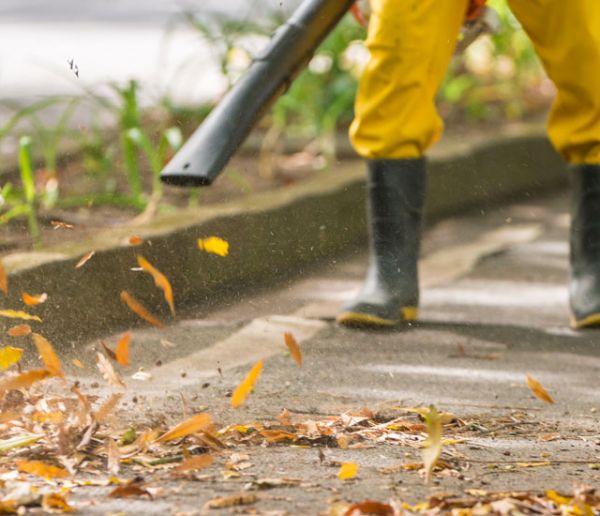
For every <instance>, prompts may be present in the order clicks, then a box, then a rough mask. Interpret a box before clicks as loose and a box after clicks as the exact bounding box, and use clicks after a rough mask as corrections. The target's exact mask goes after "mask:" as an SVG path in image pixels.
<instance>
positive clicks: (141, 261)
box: [137, 255, 175, 317]
mask: <svg viewBox="0 0 600 516" xmlns="http://www.w3.org/2000/svg"><path fill="white" fill-rule="evenodd" d="M137 262H138V265H139V266H140V267H141V268H142V269H144V270H145V271H146V272H147V273H148V274H150V275H151V276H152V278H153V279H154V284H155V285H156V286H157V287H158V288H160V289H161V290H162V291H163V292H164V296H165V300H166V301H167V304H168V305H169V309H170V310H171V314H173V317H175V304H174V302H173V288H172V287H171V283H169V280H168V279H167V277H166V276H165V275H164V274H163V273H162V272H160V271H159V270H158V269H157V268H156V267H154V266H153V265H152V264H151V263H150V262H149V261H148V260H146V258H144V257H143V256H141V255H138V257H137Z"/></svg>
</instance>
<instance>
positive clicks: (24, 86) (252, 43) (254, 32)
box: [0, 0, 553, 241]
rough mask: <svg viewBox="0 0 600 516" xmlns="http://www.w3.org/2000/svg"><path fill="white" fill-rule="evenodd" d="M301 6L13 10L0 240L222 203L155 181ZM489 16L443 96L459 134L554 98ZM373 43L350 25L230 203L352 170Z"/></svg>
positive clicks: (19, 0)
mask: <svg viewBox="0 0 600 516" xmlns="http://www.w3.org/2000/svg"><path fill="white" fill-rule="evenodd" d="M298 3H299V1H298V0H179V1H176V0H145V1H144V2H139V1H138V0H86V1H85V2H82V1H81V0H53V1H52V2H48V1H47V0H3V1H2V2H1V3H0V159H1V161H0V229H1V228H2V226H4V225H9V224H11V223H14V221H17V222H19V221H22V220H23V219H28V220H30V222H29V230H30V233H31V234H32V240H33V241H36V240H37V241H39V236H35V235H36V233H39V228H38V230H36V229H35V228H33V229H32V228H31V224H32V222H31V219H32V217H31V216H30V214H31V213H35V218H39V217H40V216H41V215H40V214H43V213H45V212H48V211H50V212H51V213H52V210H57V209H89V208H91V207H99V206H117V207H120V208H123V209H131V210H133V211H134V212H136V213H148V210H150V214H152V213H155V212H157V211H161V210H163V211H164V210H169V209H171V208H172V207H173V206H177V205H181V204H182V203H189V204H192V205H194V204H197V203H198V202H200V197H201V196H203V200H207V201H210V195H213V194H209V195H208V196H207V195H205V194H203V193H202V194H201V193H200V192H199V191H194V190H192V191H186V192H185V193H181V192H178V193H174V192H170V191H167V193H166V194H165V192H164V191H163V188H162V186H161V185H160V181H159V180H158V173H159V171H160V169H161V168H162V166H163V165H164V163H165V162H166V161H167V160H168V159H170V157H171V156H172V155H173V153H174V152H175V151H176V150H177V149H178V148H179V146H180V145H181V144H182V142H183V141H184V140H185V138H186V137H187V136H188V135H189V134H190V133H191V132H192V131H193V129H194V128H195V127H196V126H197V125H198V124H199V123H200V122H201V121H202V119H203V118H204V117H205V116H206V115H207V113H208V112H210V110H211V109H212V107H213V106H214V105H215V103H216V102H217V101H218V99H219V98H220V97H221V96H222V95H223V93H224V92H225V91H226V90H227V88H228V87H229V86H230V85H231V84H232V83H233V82H235V80H236V79H237V78H238V77H239V76H240V75H241V74H242V73H243V72H244V70H245V69H246V68H247V67H248V66H249V64H250V62H251V60H252V56H253V55H254V54H255V53H256V52H258V51H259V50H260V49H261V48H263V47H264V46H265V45H266V44H267V42H268V40H269V36H270V34H272V32H273V30H274V29H275V28H276V27H277V26H278V25H279V24H281V23H282V22H283V21H284V20H285V19H286V18H287V17H288V16H289V14H290V13H291V12H292V11H293V10H294V8H295V7H297V5H298ZM490 3H491V5H492V6H493V7H494V8H495V9H496V10H497V11H498V13H499V15H500V18H501V19H502V29H501V31H500V32H498V33H497V34H495V35H492V36H484V37H482V38H480V39H479V40H478V41H476V42H475V43H474V44H473V45H472V46H471V47H469V49H468V50H467V51H466V53H465V54H464V55H462V56H457V57H456V58H455V59H454V61H453V63H452V65H451V67H450V70H449V73H448V75H447V77H446V80H445V81H444V84H443V86H442V88H441V90H440V94H439V109H440V112H441V114H442V115H443V117H444V118H445V120H446V122H447V125H448V127H449V132H450V131H455V132H463V133H464V132H467V133H468V132H469V131H479V130H480V129H481V127H485V128H489V129H490V130H494V128H496V127H497V124H499V123H506V124H510V123H514V122H519V121H529V120H539V119H540V118H543V117H544V116H545V113H546V111H547V109H548V106H549V103H550V101H551V98H552V95H553V87H552V84H551V83H550V82H549V81H548V79H547V78H546V77H545V75H544V73H543V70H542V68H541V66H540V64H539V62H538V60H537V58H536V57H535V54H534V52H533V49H532V48H531V45H530V43H529V41H528V39H527V37H526V35H525V34H524V33H523V31H522V30H521V28H520V27H519V24H518V23H517V21H516V20H515V19H514V17H513V16H512V14H511V13H510V11H509V9H508V8H507V5H506V2H505V1H504V0H491V2H490ZM364 37H365V31H364V29H363V28H362V27H361V26H360V25H359V24H358V23H357V22H356V21H355V20H354V19H353V18H352V17H351V16H347V17H346V18H345V19H344V20H343V21H342V23H340V25H339V26H338V27H337V28H336V29H335V30H334V31H333V33H332V34H331V35H330V36H329V37H328V38H327V40H326V41H325V42H324V43H323V45H322V46H321V48H320V49H319V51H318V52H317V54H316V55H315V57H314V58H313V59H312V61H311V63H310V65H309V67H308V69H307V70H306V71H305V72H304V73H303V74H302V75H301V76H300V77H299V78H298V79H297V80H296V82H295V83H294V85H293V87H292V88H291V89H290V91H289V92H288V93H287V94H286V95H285V96H284V97H282V98H281V99H280V100H279V101H278V102H277V103H276V105H275V106H274V107H273V109H272V110H271V111H270V113H269V114H267V116H265V118H264V119H263V121H262V122H261V123H260V124H259V127H258V128H257V130H256V131H255V132H254V134H253V135H252V138H251V139H250V144H249V147H248V148H247V150H248V149H249V151H248V152H247V153H246V156H245V157H244V156H241V157H240V158H239V159H238V161H234V162H233V163H232V166H231V167H229V169H228V171H227V173H226V174H224V178H225V179H223V181H222V183H223V188H224V190H225V191H224V193H222V194H221V198H223V197H227V196H229V195H237V194H241V193H247V192H248V191H253V190H257V189H258V190H260V189H264V188H272V187H280V186H286V185H289V184H290V183H293V182H295V181H296V180H299V179H301V178H302V177H304V176H306V175H307V174H312V173H317V172H319V173H321V172H323V173H326V172H327V171H328V170H329V171H331V170H332V169H333V168H334V167H333V165H335V164H337V163H339V160H340V159H350V158H352V152H351V149H349V148H348V145H347V138H346V136H345V135H346V131H347V128H348V125H349V123H350V121H351V120H352V117H353V101H354V94H355V91H356V85H357V80H358V78H359V76H360V73H361V70H362V68H363V66H364V64H365V62H366V60H367V59H368V54H367V51H366V50H365V48H364V46H363V39H364ZM242 154H243V153H242ZM240 160H241V161H240ZM42 218H43V217H42ZM38 226H39V224H38Z"/></svg>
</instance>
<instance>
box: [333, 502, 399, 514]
mask: <svg viewBox="0 0 600 516" xmlns="http://www.w3.org/2000/svg"><path fill="white" fill-rule="evenodd" d="M363 514H364V515H366V514H369V515H372V516H394V514H395V511H394V508H393V507H392V506H391V505H388V504H387V503H381V502H377V501H374V500H365V501H364V502H360V503H355V504H352V505H351V506H350V507H348V509H347V510H346V512H345V513H344V516H362V515H363Z"/></svg>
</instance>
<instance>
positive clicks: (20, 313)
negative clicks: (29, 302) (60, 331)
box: [0, 310, 42, 322]
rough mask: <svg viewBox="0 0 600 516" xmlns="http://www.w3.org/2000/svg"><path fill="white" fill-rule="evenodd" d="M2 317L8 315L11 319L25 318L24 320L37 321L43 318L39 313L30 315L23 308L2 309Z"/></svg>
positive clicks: (0, 313) (0, 312)
mask: <svg viewBox="0 0 600 516" xmlns="http://www.w3.org/2000/svg"><path fill="white" fill-rule="evenodd" d="M0 316H1V317H8V318H9V319H23V320H24V321H37V322H42V320H41V319H40V318H39V317H38V316H37V315H30V314H28V313H27V312H23V311H21V310H0Z"/></svg>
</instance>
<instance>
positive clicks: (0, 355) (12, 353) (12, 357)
mask: <svg viewBox="0 0 600 516" xmlns="http://www.w3.org/2000/svg"><path fill="white" fill-rule="evenodd" d="M22 356H23V350H22V349H21V348H13V347H12V346H5V347H3V348H0V369H2V370H4V369H8V368H9V367H10V366H12V365H15V364H16V363H17V362H18V361H19V360H21V357H22Z"/></svg>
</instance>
